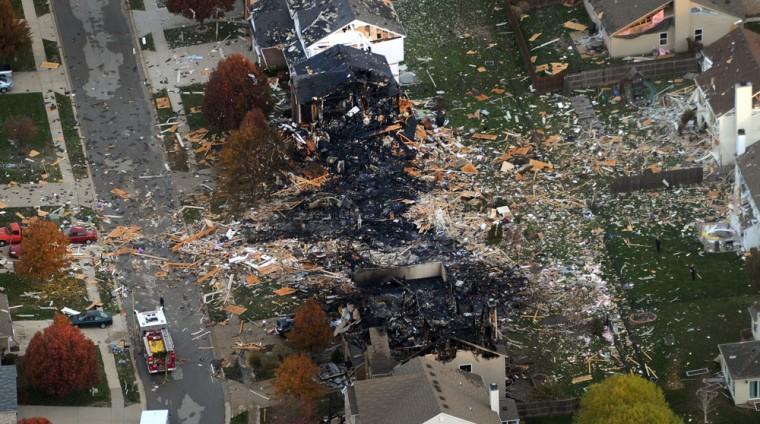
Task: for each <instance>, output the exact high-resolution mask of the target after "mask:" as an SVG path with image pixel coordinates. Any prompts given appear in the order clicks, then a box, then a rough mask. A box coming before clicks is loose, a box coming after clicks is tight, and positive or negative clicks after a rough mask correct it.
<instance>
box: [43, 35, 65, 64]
mask: <svg viewBox="0 0 760 424" xmlns="http://www.w3.org/2000/svg"><path fill="white" fill-rule="evenodd" d="M42 45H43V46H44V48H45V59H46V60H47V61H48V62H55V63H61V51H60V50H59V49H58V43H56V42H55V41H53V40H45V39H44V38H43V39H42Z"/></svg>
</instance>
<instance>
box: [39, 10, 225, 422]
mask: <svg viewBox="0 0 760 424" xmlns="http://www.w3.org/2000/svg"><path fill="white" fill-rule="evenodd" d="M52 4H53V9H54V13H55V15H56V20H57V22H58V27H59V28H60V29H61V32H62V34H61V35H62V37H61V38H62V44H63V50H64V53H65V56H66V62H67V66H68V71H69V75H71V82H72V86H73V90H74V93H75V101H76V104H77V107H78V112H79V117H80V120H81V127H82V130H83V133H84V136H85V139H86V147H87V152H88V156H89V159H90V167H91V170H92V175H93V179H94V181H95V187H96V191H97V195H98V198H99V200H100V203H99V205H98V207H99V208H102V213H103V214H104V215H105V216H106V217H108V219H110V220H111V224H126V225H139V226H140V227H141V228H142V229H143V234H144V235H145V237H146V240H147V241H145V243H144V244H143V245H141V246H140V249H141V250H142V251H146V252H150V253H151V254H153V255H157V256H158V255H160V256H167V257H170V256H171V253H170V252H169V251H168V250H167V249H165V246H164V245H163V244H162V243H161V242H156V241H154V240H155V239H157V238H158V236H159V235H161V234H162V233H163V232H164V230H165V229H166V227H167V223H168V221H169V219H170V218H171V216H172V213H173V208H174V204H175V201H174V194H173V191H172V181H171V174H170V173H169V171H168V167H167V166H166V156H165V154H164V151H163V148H162V145H161V143H160V141H159V140H158V139H157V138H156V133H155V131H154V130H153V126H152V123H153V122H155V120H154V118H153V115H152V114H151V109H150V108H149V105H148V100H147V99H148V97H147V93H146V90H145V87H144V86H143V76H142V75H141V74H140V72H139V67H138V63H137V60H136V57H135V55H134V50H133V42H132V40H131V35H130V34H131V32H130V26H129V24H128V20H127V16H126V11H125V10H124V4H123V2H119V1H118V0H107V1H103V2H53V3H52ZM114 189H119V190H114ZM114 193H117V194H118V195H116V194H114ZM106 226H108V225H106ZM106 230H110V228H106ZM144 261H145V259H144V258H141V257H126V258H122V259H121V260H120V261H119V262H118V264H117V266H116V273H117V274H116V278H117V281H118V282H120V283H121V284H124V285H125V286H127V287H128V288H129V289H130V292H131V295H130V296H129V300H128V302H126V303H127V304H126V305H125V306H126V307H127V308H130V307H132V306H133V307H134V308H135V309H142V310H144V309H152V308H155V307H156V306H157V305H158V300H159V296H163V297H164V299H165V301H166V307H167V316H168V317H169V320H170V330H171V332H172V335H173V337H174V342H175V345H176V349H177V354H178V360H179V365H180V366H179V367H178V369H177V370H176V371H174V372H173V373H172V374H170V375H169V376H168V377H165V376H163V375H161V376H158V377H157V376H148V375H147V374H146V371H145V368H144V366H142V364H141V363H140V361H139V358H137V359H138V361H137V368H138V369H139V370H140V373H141V377H142V379H143V382H144V383H145V387H146V392H147V398H148V408H149V409H165V408H168V409H169V410H170V411H171V414H172V416H173V417H175V419H177V420H178V421H177V422H179V423H184V424H195V423H218V422H223V421H224V398H223V392H222V385H221V383H219V382H218V381H216V380H214V379H213V378H211V377H210V371H209V370H210V361H211V359H212V353H211V351H210V350H199V349H197V347H198V346H208V345H209V344H210V342H209V341H208V340H207V339H206V337H201V338H199V337H197V334H198V333H197V330H198V329H199V328H202V327H203V325H204V324H203V316H202V313H200V312H199V309H198V308H197V307H196V306H197V299H198V294H197V291H196V289H195V288H194V286H192V285H188V284H187V282H183V281H167V280H166V279H159V278H158V277H157V276H156V275H155V273H154V271H152V270H151V269H150V267H149V266H146V265H145V263H144ZM132 304H133V305H132ZM129 316H130V328H131V329H132V334H133V336H134V334H135V330H134V325H133V318H131V317H132V315H131V314H129ZM191 333H195V334H196V336H192V335H191ZM194 339H197V340H194ZM136 341H137V340H136V338H133V345H136V346H137V345H138V344H137V343H136Z"/></svg>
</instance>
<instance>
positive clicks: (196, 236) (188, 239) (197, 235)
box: [172, 221, 216, 252]
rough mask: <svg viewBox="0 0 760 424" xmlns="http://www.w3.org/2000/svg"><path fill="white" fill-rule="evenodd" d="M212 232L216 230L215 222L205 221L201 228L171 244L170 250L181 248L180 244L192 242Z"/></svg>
mask: <svg viewBox="0 0 760 424" xmlns="http://www.w3.org/2000/svg"><path fill="white" fill-rule="evenodd" d="M214 232H216V224H214V223H213V222H211V221H207V223H206V226H205V227H204V228H203V229H202V230H200V231H198V232H197V233H195V234H191V235H189V236H187V237H185V238H184V239H182V240H180V241H179V243H177V244H175V245H174V246H172V252H176V251H178V250H179V249H180V248H182V246H184V245H186V244H188V243H192V242H194V241H196V240H200V239H202V238H203V237H206V236H209V235H211V234H214Z"/></svg>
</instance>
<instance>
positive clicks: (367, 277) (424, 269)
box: [353, 262, 448, 286]
mask: <svg viewBox="0 0 760 424" xmlns="http://www.w3.org/2000/svg"><path fill="white" fill-rule="evenodd" d="M427 278H440V279H441V280H442V281H443V282H444V283H446V282H448V277H447V275H446V268H445V267H444V266H443V264H442V263H440V262H428V263H424V264H418V265H410V266H400V267H395V268H375V269H368V270H362V271H358V272H356V273H354V275H353V280H354V282H355V283H356V284H357V285H358V286H368V285H372V284H382V283H387V282H389V281H393V280H394V279H399V280H421V279H427Z"/></svg>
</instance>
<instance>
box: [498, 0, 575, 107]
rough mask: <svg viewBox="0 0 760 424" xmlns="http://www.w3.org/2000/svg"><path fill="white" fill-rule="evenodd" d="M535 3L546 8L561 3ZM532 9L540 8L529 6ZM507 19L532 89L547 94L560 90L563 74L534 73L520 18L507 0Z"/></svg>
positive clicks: (546, 0) (552, 1) (510, 0)
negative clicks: (531, 83)
mask: <svg viewBox="0 0 760 424" xmlns="http://www.w3.org/2000/svg"><path fill="white" fill-rule="evenodd" d="M536 3H542V4H543V3H545V4H543V6H548V5H551V4H556V3H561V2H558V1H554V0H551V1H550V0H544V1H538V2H536ZM531 7H532V8H535V7H540V6H535V5H531ZM507 18H508V20H509V26H510V27H511V28H512V31H513V32H514V34H515V40H516V41H517V48H518V49H519V50H520V56H521V57H522V62H523V63H524V64H525V68H526V69H527V70H528V75H530V79H531V81H532V82H533V88H534V89H536V91H538V92H539V93H547V92H549V91H554V90H561V89H562V88H563V86H564V85H563V76H564V75H563V74H564V73H560V74H557V75H547V76H543V75H540V74H538V73H537V72H536V67H535V66H534V65H533V62H531V61H530V56H531V55H530V48H528V41H527V40H525V34H523V32H522V28H521V27H520V17H519V16H518V15H517V13H516V12H515V10H514V8H513V7H512V0H507Z"/></svg>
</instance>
